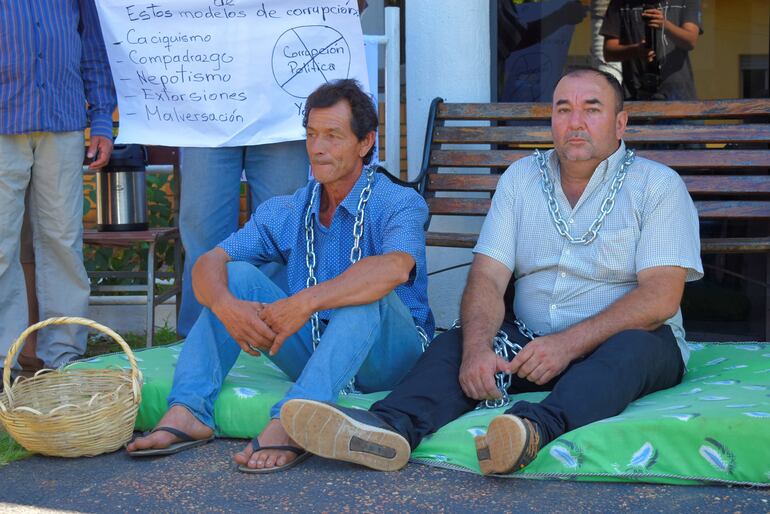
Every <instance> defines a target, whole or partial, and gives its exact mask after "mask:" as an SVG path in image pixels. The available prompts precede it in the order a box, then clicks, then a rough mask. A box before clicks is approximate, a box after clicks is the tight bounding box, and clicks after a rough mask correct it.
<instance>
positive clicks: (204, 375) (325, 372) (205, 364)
mask: <svg viewBox="0 0 770 514" xmlns="http://www.w3.org/2000/svg"><path fill="white" fill-rule="evenodd" d="M227 273H228V283H229V288H230V291H231V292H232V293H233V294H234V295H235V296H236V297H237V298H239V299H242V300H249V301H258V302H273V301H276V300H278V299H280V298H285V297H286V293H285V292H284V291H283V290H281V289H280V288H278V287H277V286H276V285H275V284H274V283H273V282H272V281H271V280H270V279H269V278H267V276H266V275H265V274H264V273H263V272H262V271H260V270H259V269H258V268H256V267H255V266H253V265H251V264H248V263H245V262H230V263H228V265H227ZM240 352H241V348H240V347H239V346H238V344H237V343H236V342H235V341H234V340H233V339H232V338H231V337H230V334H229V333H228V332H227V329H226V328H225V326H224V325H223V324H222V323H221V322H220V321H219V319H217V317H216V316H215V315H214V313H213V312H212V311H211V310H210V309H208V308H204V309H203V311H202V312H201V315H200V317H199V318H198V321H196V323H195V325H194V326H193V328H192V330H191V331H190V334H189V336H188V337H187V340H186V341H185V343H184V347H183V349H182V352H181V354H180V356H179V361H178V362H177V366H176V372H175V373H174V385H173V387H172V389H171V393H170V394H169V396H168V405H169V407H171V406H173V405H183V406H184V407H186V408H187V409H188V410H190V412H192V414H193V415H194V416H195V417H196V418H197V419H198V420H199V421H201V422H202V423H204V424H206V425H207V426H209V427H211V428H212V429H213V428H215V424H214V402H215V401H216V398H217V396H218V395H219V391H220V390H221V388H222V383H223V382H224V380H225V377H227V374H228V372H229V371H230V368H232V366H233V364H235V361H236V359H237V358H238V355H239V354H240ZM421 354H422V338H421V337H420V336H419V334H418V333H417V329H416V328H415V323H414V319H413V318H412V315H411V312H410V311H409V309H408V308H407V307H406V306H405V305H404V303H403V302H402V301H401V299H399V297H398V296H397V295H396V293H395V292H391V293H390V294H388V295H386V296H385V297H384V298H382V299H381V300H379V301H376V302H373V303H370V304H367V305H356V306H350V307H341V308H339V309H335V310H334V311H333V313H332V316H331V318H330V319H329V321H328V324H326V325H325V327H324V328H322V336H321V342H320V344H319V345H318V348H317V349H316V350H315V351H313V339H312V336H311V329H310V323H306V324H305V326H304V327H302V329H300V330H299V331H298V332H297V333H296V334H294V335H293V336H291V337H290V338H288V339H287V340H286V342H285V343H284V344H283V346H282V347H281V349H280V350H279V351H278V353H277V354H276V355H274V356H272V357H269V358H270V359H271V360H272V361H273V363H275V364H276V365H277V366H278V367H279V368H280V369H281V370H283V372H284V373H286V375H288V377H289V378H290V379H291V380H292V381H293V382H294V385H292V386H291V388H290V389H289V391H288V392H287V393H286V395H285V396H284V398H283V399H282V400H281V401H279V402H278V403H276V404H275V405H274V406H273V407H272V408H271V409H270V417H271V418H277V417H278V416H279V412H280V410H281V406H282V405H283V404H284V403H285V402H286V401H288V400H290V399H294V398H306V399H311V400H317V401H323V402H333V401H335V400H336V399H337V396H338V394H339V392H340V391H341V390H342V389H343V388H344V387H345V386H346V385H347V384H348V383H349V382H350V379H351V378H353V377H355V380H356V382H355V386H356V389H357V390H359V391H361V392H373V391H383V390H388V389H392V388H393V387H394V386H395V385H396V384H397V383H398V382H399V381H400V380H401V379H402V378H403V377H404V376H405V375H406V373H407V372H408V371H409V370H410V369H411V367H412V365H413V364H414V363H415V362H416V361H417V359H418V358H419V356H420V355H421ZM255 358H259V359H263V358H268V357H267V354H266V353H263V354H262V356H260V357H255Z"/></svg>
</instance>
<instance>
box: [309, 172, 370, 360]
mask: <svg viewBox="0 0 770 514" xmlns="http://www.w3.org/2000/svg"><path fill="white" fill-rule="evenodd" d="M375 170H376V167H375V166H373V165H369V166H364V169H363V173H364V174H365V175H366V186H364V188H363V189H362V190H361V195H360V196H359V197H358V208H357V209H356V220H355V223H353V248H351V249H350V263H351V264H355V263H356V262H358V261H359V260H360V259H361V236H362V235H363V233H364V208H365V207H366V202H368V201H369V196H370V195H371V194H372V185H373V184H374V173H375ZM320 188H321V184H319V183H318V182H316V184H315V186H313V192H312V193H311V194H310V201H309V202H308V204H307V209H306V210H305V265H306V266H307V280H306V281H305V287H313V286H314V285H316V284H317V283H318V281H317V279H316V276H315V266H316V255H315V230H314V229H313V203H315V198H316V196H318V191H319V190H320ZM310 325H311V329H312V334H313V350H315V349H316V348H317V347H318V343H319V342H320V341H321V329H320V324H319V321H318V313H317V312H314V313H313V315H312V316H311V317H310Z"/></svg>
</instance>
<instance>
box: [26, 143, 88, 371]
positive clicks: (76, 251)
mask: <svg viewBox="0 0 770 514" xmlns="http://www.w3.org/2000/svg"><path fill="white" fill-rule="evenodd" d="M34 140H35V146H34V155H35V163H34V164H33V166H32V180H31V183H30V198H29V212H30V221H31V222H32V240H33V242H34V249H35V260H36V269H35V279H36V290H37V300H38V306H39V314H40V317H41V318H43V319H46V318H51V317H55V316H81V317H84V316H86V315H87V314H88V297H89V295H90V293H91V288H90V286H89V283H88V276H87V275H86V269H85V266H84V264H83V173H82V167H83V156H84V153H85V139H84V136H83V132H81V131H75V132H61V133H43V134H36V135H35V136H34ZM24 319H25V320H26V316H25V318H24ZM85 350H86V329H85V327H82V326H80V325H55V326H50V327H46V328H44V329H42V330H41V331H40V332H39V334H38V338H37V354H38V356H39V357H40V359H41V360H43V362H45V365H46V366H48V367H58V366H61V365H62V364H66V363H67V362H69V361H71V360H73V359H77V358H78V357H80V356H81V355H83V353H84V352H85Z"/></svg>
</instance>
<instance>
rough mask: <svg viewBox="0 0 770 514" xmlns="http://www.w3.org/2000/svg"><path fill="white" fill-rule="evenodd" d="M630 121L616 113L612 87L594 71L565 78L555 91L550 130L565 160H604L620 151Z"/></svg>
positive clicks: (557, 148)
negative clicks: (619, 144) (618, 149)
mask: <svg viewBox="0 0 770 514" xmlns="http://www.w3.org/2000/svg"><path fill="white" fill-rule="evenodd" d="M627 120H628V115H627V114H626V112H625V111H621V112H620V113H616V112H615V94H614V92H613V89H612V87H611V86H610V85H609V84H608V83H607V81H606V80H605V79H604V78H603V77H600V76H598V75H596V74H594V73H582V74H577V75H570V76H568V77H564V78H563V79H561V80H560V81H559V83H558V84H557V86H556V90H555V91H554V93H553V112H552V114H551V132H552V134H553V140H554V146H555V148H556V153H557V155H558V156H559V159H560V160H561V161H562V162H565V161H573V162H576V161H596V164H598V163H599V162H601V161H603V160H604V159H606V158H607V157H609V156H610V155H611V154H612V153H613V152H614V151H615V150H617V148H618V140H619V139H621V138H622V137H623V132H624V131H625V129H626V122H627Z"/></svg>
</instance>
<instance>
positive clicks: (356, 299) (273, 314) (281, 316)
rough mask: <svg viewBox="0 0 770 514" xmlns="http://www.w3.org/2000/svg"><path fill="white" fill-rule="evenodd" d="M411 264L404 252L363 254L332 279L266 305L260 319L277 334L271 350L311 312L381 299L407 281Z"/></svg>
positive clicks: (412, 262) (273, 352) (276, 348)
mask: <svg viewBox="0 0 770 514" xmlns="http://www.w3.org/2000/svg"><path fill="white" fill-rule="evenodd" d="M414 266H415V261H414V258H413V257H412V256H411V255H409V254H407V253H404V252H390V253H387V254H385V255H374V256H371V257H366V258H364V259H361V260H360V261H358V262H357V263H355V264H353V265H352V266H350V267H349V268H348V269H347V270H345V272H344V273H342V274H340V275H339V276H337V277H335V278H334V279H332V280H328V281H325V282H321V283H320V284H318V285H316V286H313V287H310V288H307V289H303V290H302V291H299V292H298V293H296V294H294V295H293V296H290V297H289V298H285V299H283V300H279V301H277V302H275V303H272V304H269V305H266V306H265V309H264V310H263V311H262V314H261V316H262V319H263V320H264V321H265V322H266V323H267V324H268V325H269V326H270V327H271V328H272V329H273V331H274V332H275V333H276V334H277V336H276V338H275V341H274V342H273V345H272V347H271V349H270V354H271V355H274V354H275V353H276V352H277V351H278V350H279V349H280V347H281V345H282V344H283V342H284V341H285V340H286V338H288V337H289V336H291V335H292V334H294V333H295V332H296V331H297V330H299V329H300V328H301V327H302V326H303V325H304V324H305V323H307V321H308V319H309V318H310V316H311V315H312V314H313V313H314V312H318V311H321V310H328V309H337V308H339V307H346V306H350V305H365V304H368V303H372V302H375V301H377V300H380V299H381V298H383V297H384V296H386V295H387V294H388V293H390V292H391V291H393V290H394V289H395V288H396V287H397V286H399V285H401V284H403V283H405V282H406V281H408V280H409V274H410V273H411V271H412V269H413V268H414Z"/></svg>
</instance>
